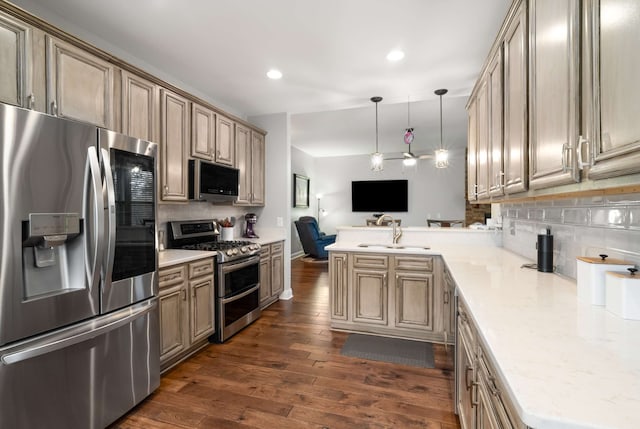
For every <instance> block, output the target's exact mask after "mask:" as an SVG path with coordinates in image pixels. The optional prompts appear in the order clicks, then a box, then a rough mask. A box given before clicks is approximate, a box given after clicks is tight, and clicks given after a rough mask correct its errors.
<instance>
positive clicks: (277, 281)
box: [271, 243, 284, 297]
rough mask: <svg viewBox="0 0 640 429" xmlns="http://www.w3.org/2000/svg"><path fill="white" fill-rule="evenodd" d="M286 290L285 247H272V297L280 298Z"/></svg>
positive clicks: (274, 244) (278, 244)
mask: <svg viewBox="0 0 640 429" xmlns="http://www.w3.org/2000/svg"><path fill="white" fill-rule="evenodd" d="M283 290H284V246H283V244H282V243H273V244H272V245H271V295H272V296H274V297H277V296H279V295H280V294H281V293H282V291H283Z"/></svg>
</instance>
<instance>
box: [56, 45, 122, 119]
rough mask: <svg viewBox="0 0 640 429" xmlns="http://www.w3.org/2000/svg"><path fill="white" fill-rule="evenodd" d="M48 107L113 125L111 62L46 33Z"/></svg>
mask: <svg viewBox="0 0 640 429" xmlns="http://www.w3.org/2000/svg"><path fill="white" fill-rule="evenodd" d="M46 40H47V42H46V43H47V111H48V112H49V113H51V114H53V115H56V116H60V117H64V118H71V119H76V120H79V121H84V122H89V123H91V124H95V125H98V126H100V127H104V128H109V129H113V128H114V127H113V112H112V110H113V73H114V66H113V65H112V64H110V63H108V62H106V61H104V60H102V59H100V58H98V57H97V56H95V55H92V54H90V53H88V52H86V51H84V50H81V49H79V48H77V47H75V46H73V45H71V44H69V43H67V42H63V41H61V40H58V39H56V38H54V37H51V36H47V38H46Z"/></svg>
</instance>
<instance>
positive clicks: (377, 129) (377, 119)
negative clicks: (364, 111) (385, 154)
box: [375, 101, 378, 153]
mask: <svg viewBox="0 0 640 429" xmlns="http://www.w3.org/2000/svg"><path fill="white" fill-rule="evenodd" d="M375 103H376V153H378V102H377V101H376V102H375Z"/></svg>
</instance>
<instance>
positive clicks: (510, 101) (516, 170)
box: [503, 3, 528, 194]
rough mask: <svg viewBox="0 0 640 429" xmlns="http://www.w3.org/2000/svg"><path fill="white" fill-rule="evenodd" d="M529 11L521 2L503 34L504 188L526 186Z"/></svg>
mask: <svg viewBox="0 0 640 429" xmlns="http://www.w3.org/2000/svg"><path fill="white" fill-rule="evenodd" d="M527 149H528V147H527V15H526V13H525V6H524V3H521V4H520V7H519V8H518V10H517V12H516V14H515V15H514V18H513V20H512V21H511V23H510V24H509V27H508V28H507V31H506V33H505V38H504V152H503V153H504V182H503V183H504V191H505V193H507V194H511V193H515V192H522V191H526V190H527V185H528V182H527V163H528V156H527Z"/></svg>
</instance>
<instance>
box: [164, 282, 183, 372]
mask: <svg viewBox="0 0 640 429" xmlns="http://www.w3.org/2000/svg"><path fill="white" fill-rule="evenodd" d="M158 299H159V308H160V362H161V363H163V362H166V361H167V360H169V359H170V358H172V357H173V356H175V355H178V354H180V353H181V352H182V351H183V350H185V349H186V348H187V343H188V334H187V332H188V329H189V319H188V316H187V311H188V306H187V290H186V285H185V284H179V285H177V286H174V287H171V288H167V289H165V290H161V291H160V294H159V297H158Z"/></svg>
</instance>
